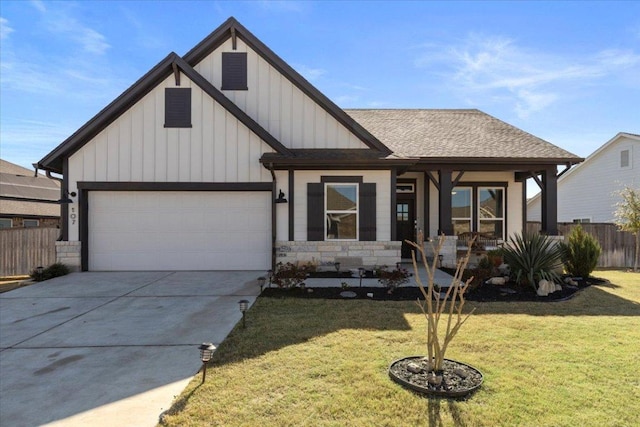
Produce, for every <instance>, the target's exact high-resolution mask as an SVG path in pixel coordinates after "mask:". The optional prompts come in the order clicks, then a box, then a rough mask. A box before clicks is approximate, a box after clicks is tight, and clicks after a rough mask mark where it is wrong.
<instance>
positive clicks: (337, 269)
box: [333, 262, 340, 271]
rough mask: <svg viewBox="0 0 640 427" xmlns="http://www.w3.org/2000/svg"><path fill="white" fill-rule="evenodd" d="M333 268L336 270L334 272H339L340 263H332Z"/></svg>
mask: <svg viewBox="0 0 640 427" xmlns="http://www.w3.org/2000/svg"><path fill="white" fill-rule="evenodd" d="M333 266H334V267H335V268H336V271H340V263H339V262H334V263H333Z"/></svg>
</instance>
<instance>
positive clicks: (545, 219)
mask: <svg viewBox="0 0 640 427" xmlns="http://www.w3.org/2000/svg"><path fill="white" fill-rule="evenodd" d="M542 184H543V185H542V194H541V195H540V196H541V200H542V232H543V233H544V234H546V235H548V236H557V235H558V177H557V175H556V168H555V167H549V168H547V169H545V170H544V171H543V172H542Z"/></svg>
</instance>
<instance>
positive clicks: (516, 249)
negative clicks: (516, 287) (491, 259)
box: [502, 234, 561, 290]
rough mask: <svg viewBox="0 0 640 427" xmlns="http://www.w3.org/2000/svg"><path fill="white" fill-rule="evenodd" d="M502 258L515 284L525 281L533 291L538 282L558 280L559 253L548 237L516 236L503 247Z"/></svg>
mask: <svg viewBox="0 0 640 427" xmlns="http://www.w3.org/2000/svg"><path fill="white" fill-rule="evenodd" d="M502 256H503V258H504V262H505V263H506V264H509V267H510V269H511V275H512V276H514V277H515V280H516V282H518V283H521V282H523V281H525V280H526V281H527V282H528V283H529V284H530V285H531V286H533V288H534V289H535V290H537V289H538V285H537V283H538V281H540V280H542V279H545V280H549V281H556V280H558V279H559V276H558V273H557V272H556V270H557V269H558V267H560V265H561V262H560V256H561V251H560V248H559V247H558V245H557V244H556V243H555V242H554V241H553V240H552V239H551V238H549V236H545V235H542V234H523V235H520V234H516V235H514V236H512V237H511V238H510V239H509V242H508V243H507V244H506V245H505V246H504V248H503V252H502Z"/></svg>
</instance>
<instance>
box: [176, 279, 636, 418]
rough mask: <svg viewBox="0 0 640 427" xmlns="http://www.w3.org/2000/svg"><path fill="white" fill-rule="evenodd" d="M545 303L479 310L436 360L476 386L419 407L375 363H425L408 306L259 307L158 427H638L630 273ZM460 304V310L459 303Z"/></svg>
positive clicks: (328, 303) (265, 303)
mask: <svg viewBox="0 0 640 427" xmlns="http://www.w3.org/2000/svg"><path fill="white" fill-rule="evenodd" d="M594 275H595V276H598V277H603V278H607V279H609V280H610V281H611V283H612V284H611V285H602V286H592V287H590V288H588V289H586V290H584V291H582V292H581V293H580V294H578V295H577V296H576V297H575V298H573V299H572V300H570V301H566V302H557V303H481V304H477V305H476V306H477V307H478V308H477V310H476V313H475V314H474V315H473V316H472V317H471V318H470V319H469V321H468V322H467V323H466V324H465V325H464V326H463V328H462V329H461V330H460V333H459V334H458V336H457V337H456V338H455V339H454V341H453V343H452V344H451V346H450V349H449V351H448V353H447V357H448V358H451V359H456V360H459V361H461V362H465V363H469V364H471V365H473V366H475V367H476V368H478V369H480V370H481V371H482V372H483V373H484V376H485V382H484V384H483V386H482V387H481V389H480V390H479V391H478V392H477V393H475V394H474V395H473V396H472V397H471V398H469V399H467V400H465V401H450V400H440V399H427V398H424V397H421V396H419V395H417V394H414V393H412V392H410V391H407V390H405V389H404V388H402V387H401V386H399V385H397V384H395V383H394V382H392V381H391V380H390V379H389V377H388V374H387V368H388V365H389V364H390V363H391V362H392V361H393V360H395V359H397V358H400V357H404V356H410V355H416V354H424V351H425V350H424V341H425V333H424V332H425V319H424V317H423V316H422V315H421V314H420V313H419V309H418V308H417V306H416V304H415V303H412V302H376V301H366V300H355V301H336V300H300V299H282V300H277V299H267V298H260V299H258V301H257V302H256V304H255V305H254V306H253V307H252V308H251V310H250V311H249V312H248V313H247V329H245V330H243V329H240V328H236V329H235V330H234V331H233V332H232V333H231V334H230V336H229V337H228V338H227V340H225V342H224V343H222V344H221V345H220V347H219V348H218V350H217V351H216V353H215V356H214V359H213V360H212V362H211V363H210V365H209V370H208V372H207V381H206V383H205V384H203V385H201V384H200V382H201V376H200V375H197V376H196V377H194V379H193V381H192V382H191V383H190V384H189V386H188V387H187V388H186V389H185V391H184V392H183V393H182V395H180V396H179V397H178V398H177V399H176V402H175V403H174V405H173V407H172V408H171V409H170V411H169V413H168V414H167V416H166V417H165V424H167V425H171V426H203V425H220V426H267V425H268V426H413V425H430V426H450V425H451V426H536V427H537V426H580V427H586V426H635V425H640V365H639V364H638V360H640V274H638V273H625V272H616V271H596V272H595V273H594ZM469 305H471V303H469Z"/></svg>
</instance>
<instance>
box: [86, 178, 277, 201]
mask: <svg viewBox="0 0 640 427" xmlns="http://www.w3.org/2000/svg"><path fill="white" fill-rule="evenodd" d="M273 185H274V184H273V183H272V182H101V181H95V182H94V181H81V182H78V189H79V190H89V191H273ZM274 200H275V197H274Z"/></svg>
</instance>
